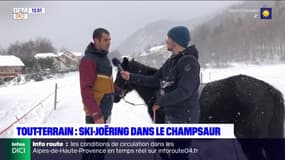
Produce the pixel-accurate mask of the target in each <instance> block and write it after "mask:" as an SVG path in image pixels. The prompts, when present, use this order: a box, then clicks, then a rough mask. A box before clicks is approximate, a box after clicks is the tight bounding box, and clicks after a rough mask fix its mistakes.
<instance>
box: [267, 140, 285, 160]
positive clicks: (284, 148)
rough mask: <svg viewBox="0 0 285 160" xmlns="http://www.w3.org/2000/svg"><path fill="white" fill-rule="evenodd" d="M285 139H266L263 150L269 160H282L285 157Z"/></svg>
mask: <svg viewBox="0 0 285 160" xmlns="http://www.w3.org/2000/svg"><path fill="white" fill-rule="evenodd" d="M284 142H285V140H284V139H264V140H263V148H264V151H265V153H266V157H267V158H268V160H275V159H280V157H285V144H284Z"/></svg>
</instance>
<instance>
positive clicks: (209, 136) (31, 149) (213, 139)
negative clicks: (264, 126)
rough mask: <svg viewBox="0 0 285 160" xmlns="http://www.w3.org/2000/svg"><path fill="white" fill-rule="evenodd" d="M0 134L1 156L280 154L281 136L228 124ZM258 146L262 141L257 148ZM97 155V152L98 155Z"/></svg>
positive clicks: (21, 129) (242, 158) (248, 159)
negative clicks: (241, 135) (240, 132)
mask: <svg viewBox="0 0 285 160" xmlns="http://www.w3.org/2000/svg"><path fill="white" fill-rule="evenodd" d="M13 132H14V136H13V137H11V138H8V139H1V140H0V155H3V156H1V157H2V158H4V159H8V160H18V159H24V160H28V159H33V160H37V159H38V160H49V159H53V160H55V159H60V160H64V159H68V160H81V159H88V158H86V156H87V157H89V158H90V157H91V158H90V159H99V158H98V157H96V156H98V155H99V157H100V155H101V156H104V158H105V160H112V159H114V160H118V159H119V160H120V159H122V160H128V159H130V160H131V159H135V160H144V159H146V160H163V159H167V158H168V159H175V157H176V158H177V157H178V159H179V157H181V156H182V157H184V158H185V156H186V157H188V159H190V160H205V159H206V160H207V159H209V160H223V159H225V160H227V159H229V160H253V159H261V160H262V159H266V158H267V159H269V158H268V157H271V158H272V157H274V159H276V160H278V159H280V160H281V159H284V157H285V156H284V153H285V151H284V142H285V141H284V139H235V137H234V132H233V125H232V124H211V125H209V124H169V125H168V124H165V125H164V124H163V125H146V126H141V125H140V126H138V125H135V126H132V125H126V126H122V125H84V126H78V125H69V126H66V125H56V126H54V125H48V126H40V125H39V126H37V125H33V126H31V125H29V126H28V125H18V126H15V128H14V130H13ZM259 146H267V147H265V148H260V147H259ZM101 158H102V157H101Z"/></svg>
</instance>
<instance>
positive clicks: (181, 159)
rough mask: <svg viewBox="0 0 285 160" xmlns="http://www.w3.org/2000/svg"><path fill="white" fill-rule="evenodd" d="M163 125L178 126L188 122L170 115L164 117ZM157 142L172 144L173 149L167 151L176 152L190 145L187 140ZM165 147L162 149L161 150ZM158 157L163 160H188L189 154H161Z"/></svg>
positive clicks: (162, 140) (161, 140)
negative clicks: (172, 150) (173, 150)
mask: <svg viewBox="0 0 285 160" xmlns="http://www.w3.org/2000/svg"><path fill="white" fill-rule="evenodd" d="M165 123H170V124H180V123H185V124H187V123H189V121H184V120H180V119H179V118H176V117H173V116H170V115H167V114H166V115H165ZM158 142H163V143H166V142H170V143H173V144H174V147H171V148H169V149H175V150H178V149H179V148H180V149H185V148H189V147H190V145H191V140H189V139H159V140H158ZM163 148H165V147H162V148H161V149H163ZM160 157H161V158H162V159H163V160H189V154H188V153H174V154H171V153H170V154H166V153H161V154H160Z"/></svg>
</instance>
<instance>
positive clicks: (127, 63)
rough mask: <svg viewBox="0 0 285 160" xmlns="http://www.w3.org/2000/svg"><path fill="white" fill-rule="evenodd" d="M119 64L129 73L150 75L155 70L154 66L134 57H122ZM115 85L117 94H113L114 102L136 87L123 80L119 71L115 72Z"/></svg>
mask: <svg viewBox="0 0 285 160" xmlns="http://www.w3.org/2000/svg"><path fill="white" fill-rule="evenodd" d="M121 66H122V68H123V69H124V70H125V71H128V72H130V73H136V74H143V75H152V74H154V73H155V72H156V71H157V70H156V69H155V68H151V67H148V66H145V65H143V64H141V63H139V62H137V61H136V60H135V59H134V58H132V59H129V58H123V61H122V62H121ZM115 86H116V90H117V91H116V93H117V94H115V102H119V101H120V100H121V98H122V97H123V96H125V95H126V94H127V93H128V92H130V91H132V90H133V89H136V88H137V86H136V85H133V84H132V83H130V82H128V81H126V80H124V79H123V78H122V77H121V75H120V72H118V73H117V76H116V80H115Z"/></svg>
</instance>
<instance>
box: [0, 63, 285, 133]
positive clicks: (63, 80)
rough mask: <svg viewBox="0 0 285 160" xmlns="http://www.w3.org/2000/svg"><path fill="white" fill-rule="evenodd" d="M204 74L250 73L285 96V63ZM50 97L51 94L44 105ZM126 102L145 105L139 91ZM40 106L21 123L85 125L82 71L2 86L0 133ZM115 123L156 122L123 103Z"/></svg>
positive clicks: (116, 106)
mask: <svg viewBox="0 0 285 160" xmlns="http://www.w3.org/2000/svg"><path fill="white" fill-rule="evenodd" d="M201 71H202V73H203V82H209V81H213V80H218V79H222V78H226V77H229V76H232V75H237V74H246V75H250V76H253V77H256V78H258V79H261V80H264V81H266V82H268V83H270V84H271V85H273V86H274V87H276V88H277V89H279V90H280V91H281V92H282V93H283V94H285V81H284V80H285V64H279V65H264V66H255V65H241V64H238V65H237V64H236V65H233V66H232V67H230V68H223V69H202V70H201ZM56 83H57V85H58V87H59V88H58V100H57V101H58V103H57V109H56V110H54V109H53V105H54V94H51V93H53V92H54V88H55V84H56ZM49 94H51V95H50V96H49V97H48V98H47V99H46V100H45V101H43V102H42V103H40V101H42V100H43V99H45V98H46V97H47V96H48V95H49ZM125 99H127V100H128V101H130V102H133V103H136V104H142V103H143V101H142V99H140V97H139V96H138V95H137V93H136V92H132V93H131V94H128V95H127V96H126V97H125ZM37 104H39V105H38V106H37V107H35V109H34V110H33V111H31V112H30V113H29V114H27V116H25V117H24V118H23V119H22V120H20V121H19V123H43V124H44V123H84V112H83V105H82V103H81V96H80V87H79V74H78V72H73V73H69V74H66V75H64V76H63V77H58V78H53V79H48V80H45V81H41V82H30V83H26V84H23V85H17V86H9V87H0V132H1V131H2V130H4V129H5V128H6V127H8V126H9V125H10V124H11V123H13V122H14V121H16V120H17V118H18V119H19V118H21V117H22V116H23V115H24V114H25V113H26V112H28V111H29V110H31V109H32V108H33V107H34V106H36V105H37ZM111 123H115V124H126V123H132V124H140V123H141V124H145V123H152V122H151V119H150V117H149V116H148V114H147V109H146V106H143V105H139V106H132V105H130V104H127V103H125V102H124V101H121V102H120V103H115V104H114V106H113V110H112V116H111ZM11 130H12V129H10V130H8V131H7V132H5V133H4V134H2V135H0V137H9V136H11V135H12V133H11Z"/></svg>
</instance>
